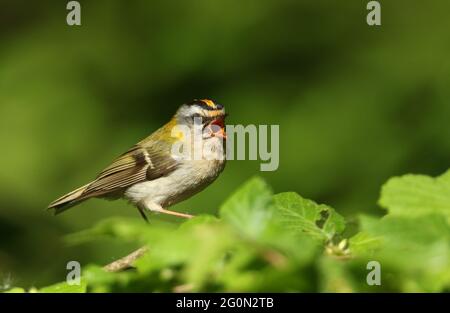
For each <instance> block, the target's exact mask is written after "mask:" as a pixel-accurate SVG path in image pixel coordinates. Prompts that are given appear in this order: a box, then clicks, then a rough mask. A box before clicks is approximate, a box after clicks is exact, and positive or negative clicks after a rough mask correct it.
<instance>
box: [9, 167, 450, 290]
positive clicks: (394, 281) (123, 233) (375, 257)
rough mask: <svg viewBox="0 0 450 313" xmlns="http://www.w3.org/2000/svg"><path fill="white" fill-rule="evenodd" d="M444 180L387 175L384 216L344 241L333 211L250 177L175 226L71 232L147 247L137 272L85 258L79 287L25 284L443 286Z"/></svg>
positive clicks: (116, 224)
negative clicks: (373, 268) (376, 280)
mask: <svg viewBox="0 0 450 313" xmlns="http://www.w3.org/2000/svg"><path fill="white" fill-rule="evenodd" d="M448 177H449V174H448V173H447V174H445V175H443V176H441V177H438V178H436V179H433V178H430V177H426V176H412V175H406V176H403V177H399V178H393V179H391V180H389V181H388V182H387V183H386V184H385V185H384V186H383V189H382V195H381V200H380V203H381V204H382V205H383V207H385V208H386V209H387V210H388V212H389V213H388V214H387V215H385V216H384V217H382V218H375V217H369V216H361V217H360V219H359V222H360V223H359V232H358V233H356V234H355V235H353V236H351V237H350V238H344V234H345V232H344V230H345V221H344V218H343V217H342V216H341V215H339V214H338V213H337V212H336V211H335V210H334V209H333V208H331V207H329V206H327V205H322V204H316V203H315V202H313V201H311V200H307V199H304V198H302V197H301V196H299V195H298V194H296V193H294V192H286V193H280V194H276V195H274V194H273V193H272V191H271V189H270V188H269V186H268V185H267V184H266V183H265V182H264V181H263V180H262V179H261V178H252V179H250V180H249V181H248V182H247V183H245V184H244V185H243V186H242V187H240V188H239V189H238V190H237V191H236V192H234V193H233V194H232V195H231V196H230V197H229V198H228V200H227V201H225V203H224V204H223V205H222V206H221V208H220V214H219V217H214V216H210V215H203V216H197V217H195V218H193V219H191V220H188V221H186V222H184V223H182V224H181V225H179V226H178V227H175V226H174V225H171V224H163V223H155V222H151V224H150V225H146V224H145V223H143V222H142V221H139V220H134V219H118V218H114V219H109V220H105V221H103V222H101V223H100V224H98V225H97V226H94V227H93V228H91V229H89V230H86V231H83V232H80V233H78V234H75V235H71V236H70V237H69V238H68V240H69V242H71V243H77V242H78V243H79V242H82V241H86V240H93V239H96V238H99V237H107V238H111V239H113V240H115V241H123V242H134V243H135V244H136V247H137V246H138V245H142V244H143V245H146V246H147V247H148V249H149V251H148V252H147V253H146V254H144V255H143V256H142V257H141V258H139V259H137V260H136V261H135V262H134V267H135V268H134V269H131V270H127V271H123V272H119V273H109V272H106V271H105V270H103V269H102V268H101V267H100V266H98V265H89V266H87V267H85V268H84V269H83V279H82V284H81V286H78V287H76V286H68V285H67V284H66V283H60V284H56V285H52V286H49V287H45V288H42V289H39V290H31V291H36V292H86V291H87V292H119V291H120V292H131V291H141V292H172V291H194V292H195V291H225V292H229V291H247V292H260V291H275V292H286V291H321V292H324V291H332V292H353V291H375V292H376V291H406V292H410V291H433V292H437V291H448V290H450V224H449V219H448V216H449V207H450V201H449V199H450V189H449V185H448V182H449V180H448ZM369 261H378V262H379V263H380V264H381V275H382V277H381V285H380V286H369V285H368V284H367V283H366V276H367V274H368V270H367V269H366V266H367V263H368V262H369ZM24 291H25V290H23V289H20V288H13V289H11V290H10V292H24Z"/></svg>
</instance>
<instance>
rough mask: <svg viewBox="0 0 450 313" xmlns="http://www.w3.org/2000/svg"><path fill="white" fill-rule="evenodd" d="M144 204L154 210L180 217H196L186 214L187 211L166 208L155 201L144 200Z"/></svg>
mask: <svg viewBox="0 0 450 313" xmlns="http://www.w3.org/2000/svg"><path fill="white" fill-rule="evenodd" d="M144 206H145V207H146V208H147V209H148V210H150V211H153V212H157V213H164V214H168V215H173V216H178V217H184V218H192V217H194V216H193V215H191V214H186V213H180V212H175V211H170V210H166V209H164V208H163V207H162V206H160V205H159V204H157V203H155V202H152V201H144Z"/></svg>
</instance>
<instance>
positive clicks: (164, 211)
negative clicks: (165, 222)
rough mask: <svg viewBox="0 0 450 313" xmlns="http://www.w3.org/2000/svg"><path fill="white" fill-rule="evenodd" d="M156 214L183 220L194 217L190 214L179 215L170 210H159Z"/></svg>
mask: <svg viewBox="0 0 450 313" xmlns="http://www.w3.org/2000/svg"><path fill="white" fill-rule="evenodd" d="M157 212H159V213H164V214H169V215H173V216H178V217H184V218H193V217H194V215H191V214H186V213H180V212H175V211H170V210H166V209H161V210H159V211H157Z"/></svg>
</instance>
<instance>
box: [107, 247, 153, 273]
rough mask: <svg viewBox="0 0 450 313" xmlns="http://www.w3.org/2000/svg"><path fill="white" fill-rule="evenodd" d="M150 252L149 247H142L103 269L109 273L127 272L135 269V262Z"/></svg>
mask: <svg viewBox="0 0 450 313" xmlns="http://www.w3.org/2000/svg"><path fill="white" fill-rule="evenodd" d="M147 251H148V248H147V247H145V246H144V247H141V248H139V249H137V250H135V251H133V252H131V253H130V254H128V255H127V256H124V257H123V258H121V259H118V260H116V261H114V262H112V263H109V264H108V265H105V266H104V267H103V269H104V270H105V271H107V272H120V271H123V270H126V269H128V268H131V267H133V262H134V261H136V260H137V259H138V258H140V257H141V256H143V255H144V254H145V253H146V252H147Z"/></svg>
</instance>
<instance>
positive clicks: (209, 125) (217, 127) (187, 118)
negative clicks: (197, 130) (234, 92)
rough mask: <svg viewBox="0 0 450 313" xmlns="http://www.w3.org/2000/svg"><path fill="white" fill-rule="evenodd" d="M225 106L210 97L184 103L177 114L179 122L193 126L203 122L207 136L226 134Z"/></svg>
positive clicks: (223, 135) (223, 136) (224, 136)
mask: <svg viewBox="0 0 450 313" xmlns="http://www.w3.org/2000/svg"><path fill="white" fill-rule="evenodd" d="M226 116H227V114H226V113H225V108H224V106H223V105H221V104H218V103H215V102H214V101H212V100H209V99H200V100H197V99H195V100H193V101H191V102H188V103H185V104H183V105H182V106H181V107H180V108H179V109H178V111H177V113H176V114H175V118H176V119H177V121H178V123H180V124H185V125H188V126H193V125H194V124H201V125H202V128H203V130H204V132H203V133H204V135H205V136H206V137H208V136H209V137H222V138H226V134H225V117H226Z"/></svg>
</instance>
